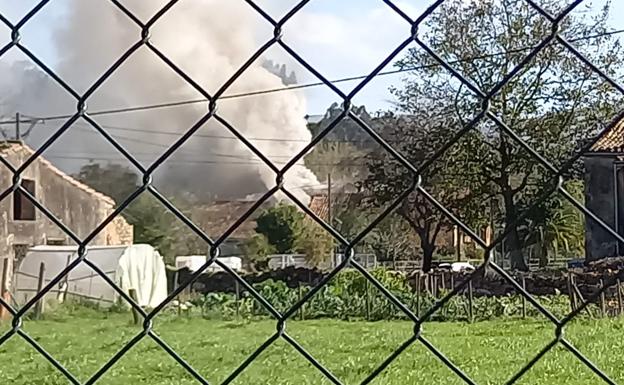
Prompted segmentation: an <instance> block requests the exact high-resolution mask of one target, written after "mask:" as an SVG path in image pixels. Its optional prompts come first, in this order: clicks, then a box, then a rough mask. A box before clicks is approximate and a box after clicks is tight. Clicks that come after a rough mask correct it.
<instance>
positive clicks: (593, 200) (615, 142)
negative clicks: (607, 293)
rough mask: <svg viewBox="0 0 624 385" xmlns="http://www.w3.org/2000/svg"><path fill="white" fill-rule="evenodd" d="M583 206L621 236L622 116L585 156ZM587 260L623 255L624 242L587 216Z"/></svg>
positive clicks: (623, 184)
mask: <svg viewBox="0 0 624 385" xmlns="http://www.w3.org/2000/svg"><path fill="white" fill-rule="evenodd" d="M584 163H585V206H586V207H587V208H588V209H589V210H590V211H591V212H592V213H594V214H595V215H596V216H598V218H600V219H601V220H602V221H603V222H604V223H605V224H607V225H608V226H609V227H611V228H612V229H613V230H615V231H617V232H618V234H620V235H623V236H624V119H622V120H620V121H619V123H617V124H615V125H614V126H613V128H612V129H611V130H609V131H608V132H607V133H605V134H604V135H603V136H602V137H601V138H600V139H599V140H598V141H597V142H596V143H595V144H594V145H593V146H592V148H591V149H590V151H589V152H588V153H586V154H585V157H584ZM585 222H586V223H585V248H586V257H587V260H590V261H592V260H596V259H601V258H605V257H615V256H624V244H622V243H621V242H618V241H617V239H616V238H615V237H614V236H613V235H612V234H611V233H610V232H609V231H607V230H605V229H604V228H603V227H602V226H601V225H600V224H598V223H597V222H596V221H595V220H593V219H591V218H589V217H586V221H585Z"/></svg>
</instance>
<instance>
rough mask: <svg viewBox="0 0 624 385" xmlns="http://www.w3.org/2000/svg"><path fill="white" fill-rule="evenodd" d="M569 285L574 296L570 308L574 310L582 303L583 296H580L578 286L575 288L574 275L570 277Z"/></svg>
mask: <svg viewBox="0 0 624 385" xmlns="http://www.w3.org/2000/svg"><path fill="white" fill-rule="evenodd" d="M570 283H571V284H572V290H574V294H575V295H574V296H573V297H572V299H573V300H574V305H573V306H572V307H573V309H574V310H576V309H577V308H578V304H579V302H580V303H583V296H582V295H581V291H580V290H579V288H578V286H576V278H575V277H574V275H572V276H571V277H570Z"/></svg>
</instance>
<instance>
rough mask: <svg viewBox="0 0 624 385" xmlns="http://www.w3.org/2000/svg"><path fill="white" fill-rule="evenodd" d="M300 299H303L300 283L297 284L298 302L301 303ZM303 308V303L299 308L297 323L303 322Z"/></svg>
mask: <svg viewBox="0 0 624 385" xmlns="http://www.w3.org/2000/svg"><path fill="white" fill-rule="evenodd" d="M302 298H303V290H302V288H301V282H299V301H301V299H302ZM304 307H305V303H303V304H302V305H301V307H299V321H303V320H304V319H305V315H304V311H305V309H304Z"/></svg>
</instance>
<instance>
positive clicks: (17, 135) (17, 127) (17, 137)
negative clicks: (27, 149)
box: [15, 112, 21, 140]
mask: <svg viewBox="0 0 624 385" xmlns="http://www.w3.org/2000/svg"><path fill="white" fill-rule="evenodd" d="M20 139H21V137H20V113H19V112H16V113H15V140H20Z"/></svg>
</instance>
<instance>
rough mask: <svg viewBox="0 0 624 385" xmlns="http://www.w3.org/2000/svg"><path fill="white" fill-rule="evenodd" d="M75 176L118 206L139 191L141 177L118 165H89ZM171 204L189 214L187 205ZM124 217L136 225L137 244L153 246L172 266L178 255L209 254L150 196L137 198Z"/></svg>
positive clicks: (174, 200)
mask: <svg viewBox="0 0 624 385" xmlns="http://www.w3.org/2000/svg"><path fill="white" fill-rule="evenodd" d="M75 177H76V178H77V179H78V180H80V181H81V182H83V183H85V184H87V185H88V186H90V187H93V188H94V189H96V190H98V191H100V192H101V193H103V194H106V195H108V196H110V197H112V198H113V199H115V201H116V202H117V203H118V204H119V203H122V202H123V201H125V200H126V199H127V198H128V197H129V196H130V195H131V194H132V193H133V192H135V191H136V190H137V189H138V188H139V183H138V176H137V174H136V173H134V172H132V170H130V169H129V168H127V167H123V166H120V165H118V164H107V165H105V166H102V165H100V164H88V165H85V166H83V167H82V168H81V169H80V172H79V173H78V174H77V175H75ZM170 201H173V202H174V204H175V205H176V207H178V208H179V209H181V210H182V211H183V212H186V211H188V210H187V205H186V204H185V202H183V201H180V200H177V199H170ZM121 215H122V216H123V217H124V218H125V219H126V221H127V222H128V223H129V224H131V225H132V226H133V232H134V233H133V236H134V243H145V244H149V245H152V246H153V247H154V248H156V249H157V250H158V251H159V253H160V254H161V255H162V256H163V257H164V258H165V261H166V262H167V263H172V262H173V259H174V258H175V256H176V255H185V254H205V253H206V249H207V246H206V245H205V243H204V242H203V241H201V239H200V238H199V237H197V236H195V235H194V234H193V233H192V232H191V231H190V230H189V229H188V228H187V227H186V226H185V225H184V224H182V222H180V221H179V220H178V219H177V218H176V217H175V216H174V215H173V214H172V213H171V212H170V211H169V210H168V209H167V208H166V207H164V206H163V205H162V204H161V203H160V202H159V201H158V200H157V199H156V198H155V197H154V196H152V195H151V194H149V193H145V192H144V193H142V194H141V195H139V196H138V197H137V198H135V199H134V200H133V201H132V202H131V203H130V204H129V205H128V206H127V207H126V208H125V209H124V210H123V211H122V212H121Z"/></svg>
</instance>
